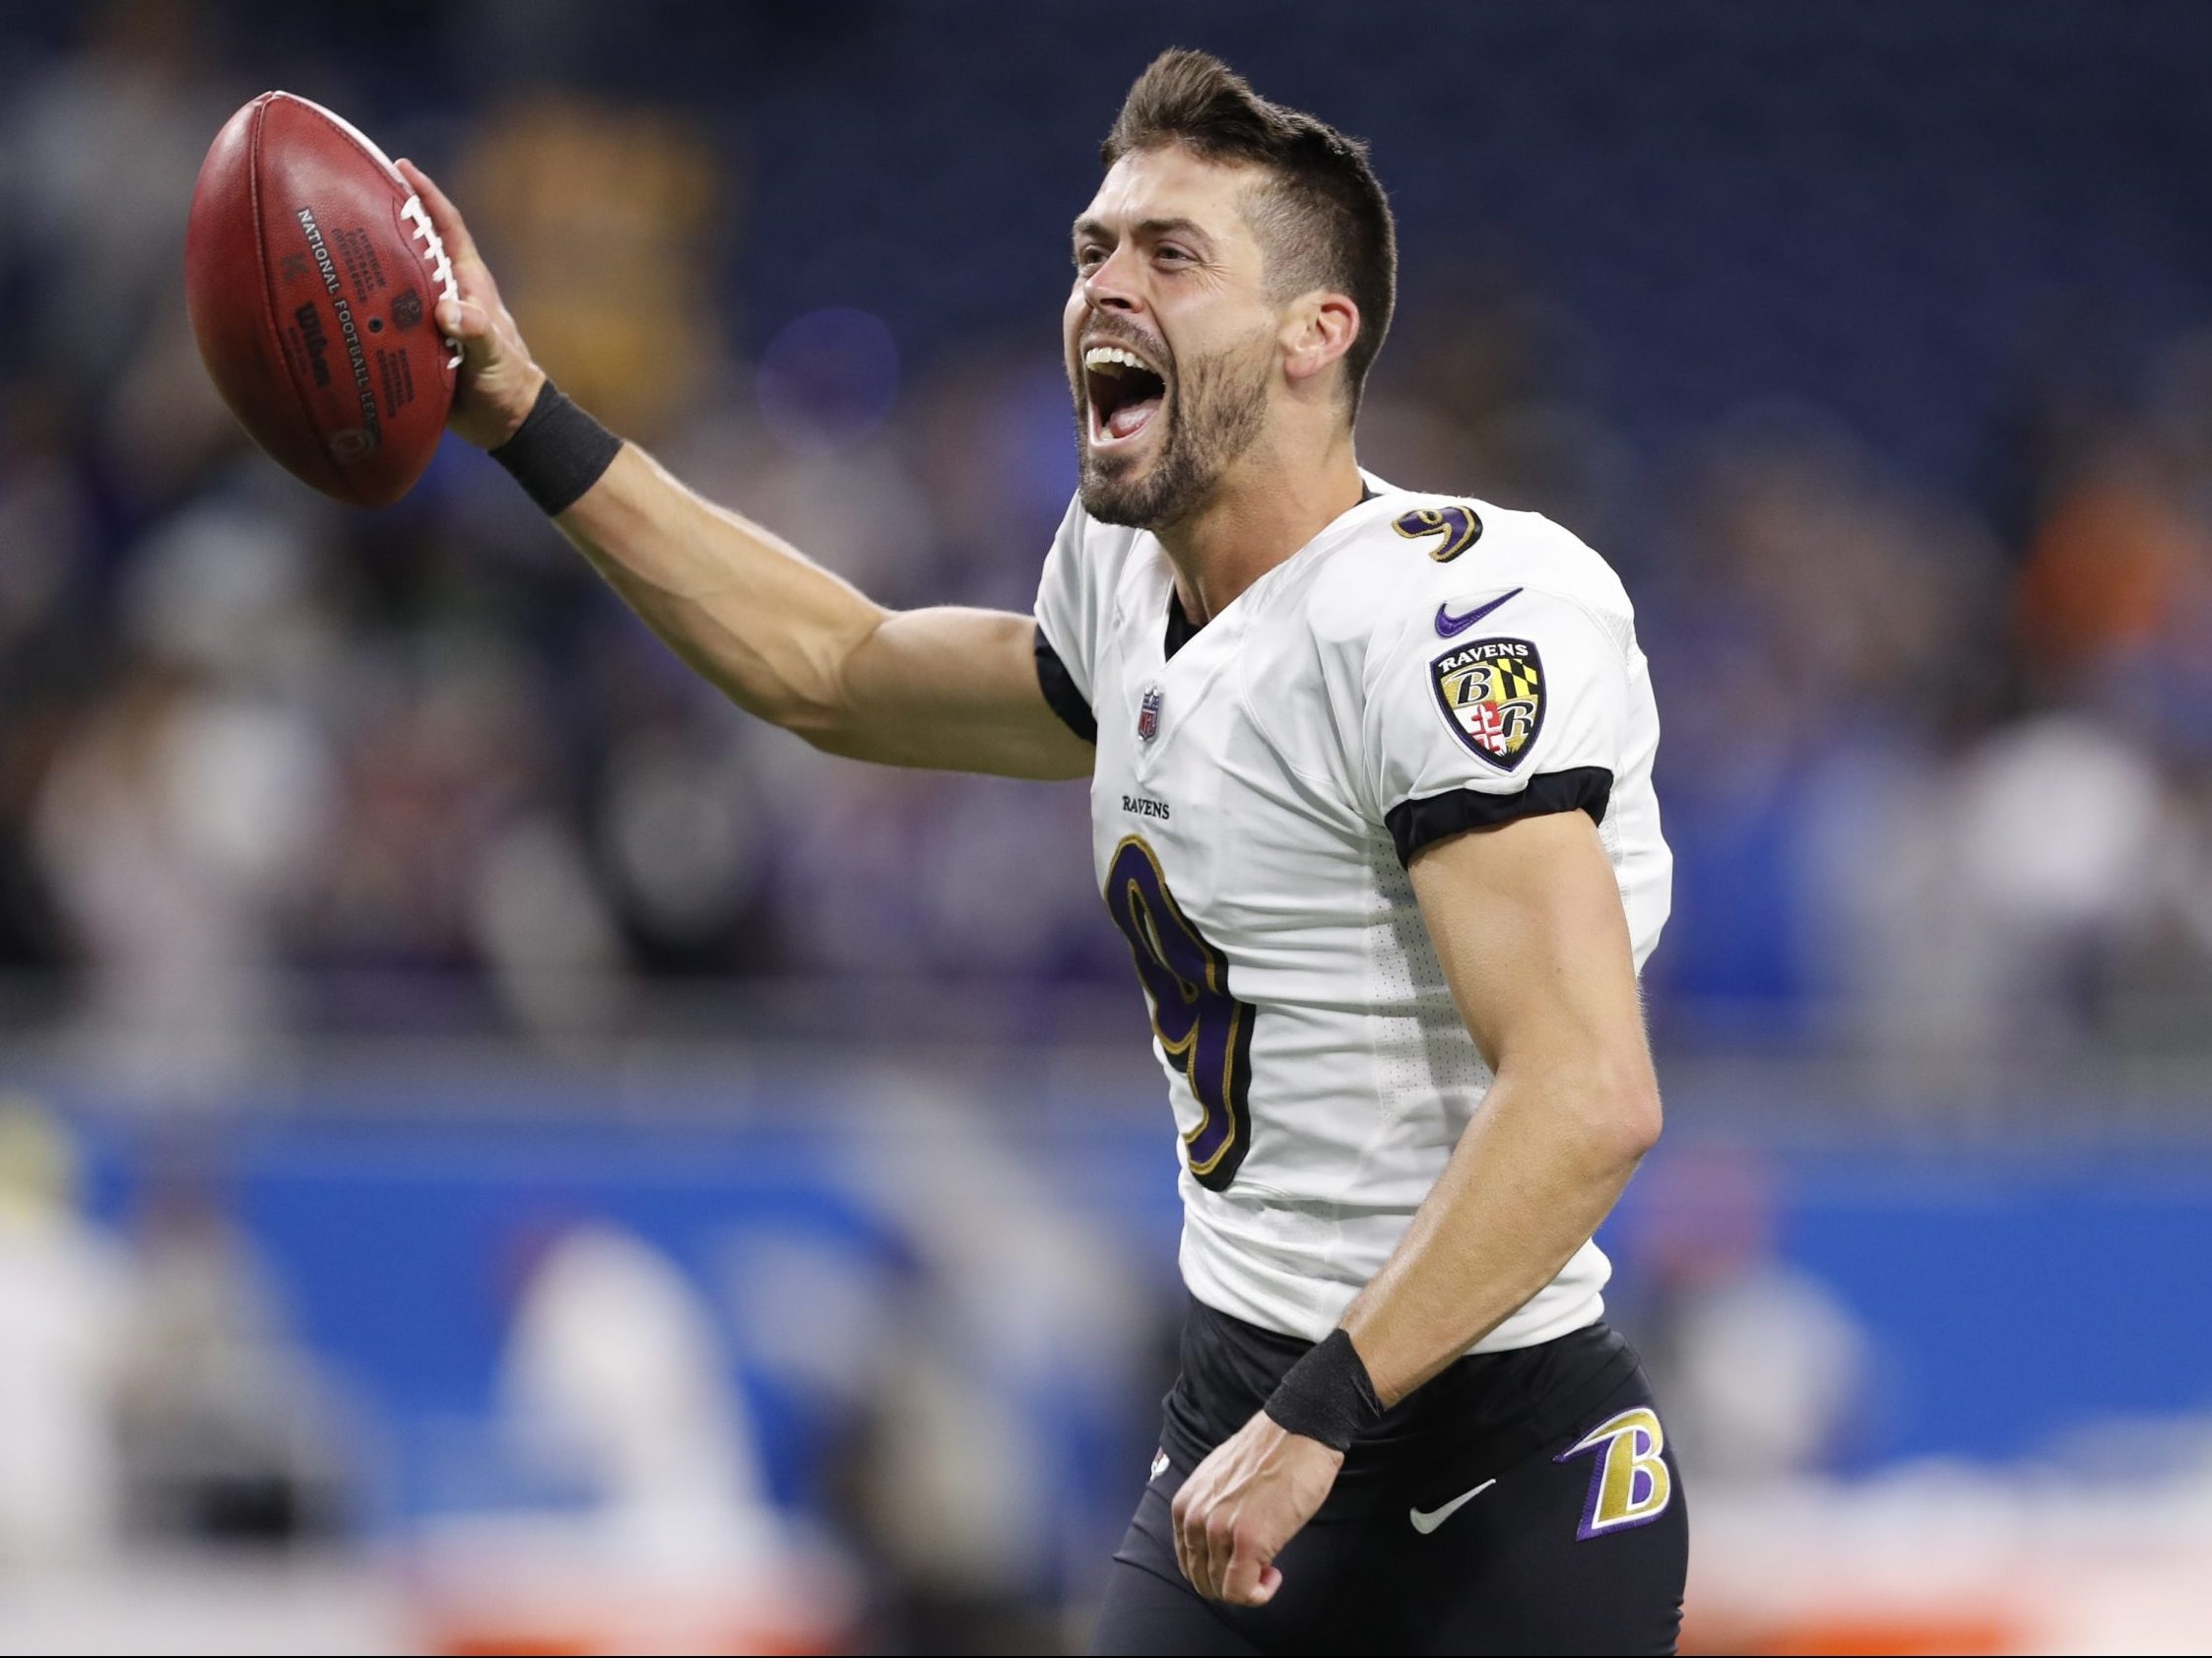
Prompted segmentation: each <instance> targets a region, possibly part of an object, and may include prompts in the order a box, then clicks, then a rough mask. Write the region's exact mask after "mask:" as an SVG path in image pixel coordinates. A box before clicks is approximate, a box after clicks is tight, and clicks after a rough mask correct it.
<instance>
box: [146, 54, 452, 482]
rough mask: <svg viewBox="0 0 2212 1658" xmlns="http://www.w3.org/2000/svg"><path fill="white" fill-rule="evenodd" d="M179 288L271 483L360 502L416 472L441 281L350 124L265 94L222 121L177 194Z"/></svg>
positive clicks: (434, 417) (441, 343) (396, 180)
mask: <svg viewBox="0 0 2212 1658" xmlns="http://www.w3.org/2000/svg"><path fill="white" fill-rule="evenodd" d="M184 292H185V299H186V302H187V304H188V305H189V307H190V309H191V314H192V332H193V334H194V335H195V336H197V337H198V340H199V343H200V358H201V361H202V362H204V363H206V365H207V366H208V373H209V375H210V376H211V377H212V378H213V379H214V381H215V384H216V389H217V390H219V391H221V392H222V393H223V400H224V401H225V402H226V403H228V404H229V405H230V412H231V413H232V414H234V415H236V416H237V417H238V420H239V422H240V424H241V425H243V426H244V427H245V429H246V431H248V432H250V433H251V434H252V435H253V440H254V441H255V442H256V443H259V444H260V445H261V446H262V448H264V449H266V450H268V452H269V453H270V455H271V456H272V457H274V458H275V459H276V460H277V462H278V463H279V464H280V465H282V466H283V467H284V468H285V470H286V471H288V472H290V473H292V475H293V477H295V478H298V479H300V480H302V481H303V482H305V483H308V484H312V485H313V486H314V487H315V488H316V489H318V490H321V491H323V492H324V493H325V494H326V495H332V496H336V497H338V498H339V499H340V500H345V501H353V502H357V503H358V504H359V505H362V506H388V505H390V504H391V503H392V502H393V501H395V500H397V499H399V498H400V497H402V496H404V495H405V494H407V492H408V490H409V489H410V488H412V487H413V486H414V483H415V481H416V479H418V478H420V477H421V476H422V475H423V468H424V467H426V466H428V465H429V464H430V456H431V455H432V454H433V453H434V452H435V451H436V449H437V446H438V437H439V434H440V433H441V432H443V431H444V430H445V417H446V411H447V410H448V409H450V408H451V407H452V404H453V377H454V369H455V368H456V367H457V366H458V365H459V363H460V354H459V353H458V352H457V351H456V350H455V349H454V348H453V347H452V345H451V344H450V343H449V342H448V341H446V340H444V339H441V338H440V337H439V335H438V329H437V320H436V311H437V303H438V299H439V298H441V297H442V296H444V295H449V294H451V293H452V292H453V270H452V267H451V265H450V264H449V263H448V261H447V259H446V255H445V248H444V246H443V244H442V243H441V242H440V241H439V240H438V236H437V232H435V231H434V230H432V229H431V226H430V219H429V215H428V214H427V213H425V212H424V211H423V204H422V203H421V202H420V201H419V200H417V199H416V196H415V193H414V192H413V191H412V190H410V189H409V188H408V186H407V181H406V180H405V179H403V178H402V177H401V176H400V175H399V173H398V172H397V171H396V170H394V168H393V166H392V164H391V163H390V162H389V161H388V160H386V159H385V156H384V153H383V152H382V151H381V150H379V149H377V148H376V146H375V145H373V144H371V143H370V142H369V141H368V140H367V139H366V138H364V137H362V136H361V134H360V133H359V132H358V131H356V130H355V128H354V127H353V126H351V125H350V124H348V123H347V122H345V121H343V120H341V119H339V117H337V116H336V115H333V114H332V113H331V112H330V111H329V110H328V109H325V108H323V107H322V105H320V104H318V103H310V102H308V101H307V99H303V98H294V97H293V96H292V94H290V93H281V92H271V93H263V94H262V95H261V96H260V97H259V98H257V99H254V100H253V101H252V102H251V103H249V104H247V105H246V106H245V107H244V108H243V109H240V110H239V111H238V112H237V113H236V114H235V115H233V116H231V117H230V119H229V121H228V123H227V124H226V125H225V126H224V128H223V130H222V131H221V132H220V133H218V134H217V135H216V139H215V144H214V146H213V147H212V148H211V149H210V150H209V151H208V159H207V160H206V161H205V162H204V163H202V164H201V166H200V181H199V183H198V184H197V185H196V186H195V187H194V189H193V191H192V218H191V224H190V227H189V229H188V230H187V231H186V232H185V238H184Z"/></svg>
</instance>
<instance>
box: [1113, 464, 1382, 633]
mask: <svg viewBox="0 0 2212 1658" xmlns="http://www.w3.org/2000/svg"><path fill="white" fill-rule="evenodd" d="M1364 494H1366V485H1365V484H1364V482H1363V481H1362V480H1361V478H1360V476H1359V464H1358V462H1357V461H1356V460H1354V459H1353V456H1352V438H1351V433H1350V432H1349V431H1339V432H1336V433H1334V435H1333V436H1332V437H1331V439H1330V440H1329V441H1328V443H1327V444H1326V445H1325V446H1324V448H1323V450H1322V453H1321V454H1319V455H1318V456H1315V455H1311V454H1309V455H1304V456H1298V457H1287V456H1285V455H1283V454H1281V453H1279V452H1278V453H1268V454H1262V453H1259V452H1257V450H1256V451H1255V452H1253V453H1250V454H1247V455H1246V456H1245V457H1244V458H1243V459H1241V460H1240V461H1238V462H1237V464H1236V465H1234V466H1233V467H1231V468H1230V470H1229V473H1228V475H1227V476H1225V477H1224V478H1223V479H1222V480H1221V482H1220V485H1219V486H1218V487H1217V488H1216V489H1215V490H1214V492H1213V494H1212V496H1211V497H1210V498H1209V499H1208V500H1207V501H1206V503H1205V504H1204V506H1202V507H1200V508H1199V510H1198V511H1196V512H1194V513H1192V514H1191V516H1190V517H1188V518H1186V519H1184V520H1183V521H1182V522H1180V523H1177V524H1172V525H1170V526H1168V527H1167V528H1165V529H1162V530H1160V531H1158V532H1157V533H1158V536H1159V542H1160V545H1161V546H1162V547H1164V548H1165V549H1166V550H1167V556H1168V560H1169V562H1170V563H1172V564H1174V565H1175V588H1176V592H1177V594H1178V595H1179V596H1180V597H1181V599H1182V601H1183V609H1184V613H1185V614H1186V615H1188V616H1189V617H1190V619H1191V620H1192V621H1193V622H1194V623H1197V624H1198V625H1199V626H1201V627H1204V625H1205V624H1206V623H1208V622H1210V621H1212V620H1213V619H1214V618H1215V617H1216V616H1218V615H1220V614H1221V612H1222V611H1224V610H1226V609H1227V608H1228V607H1229V606H1230V605H1231V604H1232V603H1234V602H1235V600H1236V598H1237V596H1238V595H1239V594H1241V593H1242V592H1243V591H1244V590H1245V589H1246V588H1247V587H1250V586H1251V585H1252V584H1253V583H1254V582H1255V581H1258V580H1259V579H1260V578H1261V577H1262V576H1264V575H1266V574H1267V573H1268V572H1269V570H1271V569H1273V568H1274V567H1275V565H1277V564H1281V563H1282V562H1283V561H1284V560H1285V559H1287V558H1289V557H1290V556H1291V555H1292V554H1293V553H1295V552H1297V551H1298V549H1299V548H1301V547H1303V546H1305V545H1306V543H1307V542H1309V541H1311V540H1313V538H1314V537H1315V536H1317V535H1319V534H1321V532H1322V531H1323V530H1324V529H1325V528H1327V527H1328V526H1329V524H1330V523H1331V522H1332V521H1333V520H1334V519H1336V518H1339V517H1341V516H1342V515H1343V514H1344V513H1346V512H1348V511H1350V510H1351V509H1352V508H1353V507H1355V506H1357V505H1358V504H1359V500H1360V497H1361V496H1363V495H1364Z"/></svg>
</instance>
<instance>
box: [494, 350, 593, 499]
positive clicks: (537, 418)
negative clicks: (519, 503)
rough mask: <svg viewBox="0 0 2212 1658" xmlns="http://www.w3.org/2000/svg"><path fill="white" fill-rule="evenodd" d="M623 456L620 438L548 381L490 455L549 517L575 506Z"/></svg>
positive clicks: (539, 389) (550, 380)
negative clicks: (507, 436) (520, 419)
mask: <svg viewBox="0 0 2212 1658" xmlns="http://www.w3.org/2000/svg"><path fill="white" fill-rule="evenodd" d="M621 452H622V440H621V439H620V438H619V437H617V436H616V435H615V434H614V433H613V432H612V431H608V430H607V429H606V428H605V427H603V426H601V425H600V424H599V423H598V422H597V421H595V420H593V419H592V418H591V416H589V415H587V414H585V413H584V411H583V410H582V409H580V408H578V407H577V406H576V405H575V404H573V403H571V402H570V401H569V400H568V399H567V398H566V397H565V396H564V395H562V393H561V390H560V388H559V387H558V386H556V385H554V384H553V381H552V379H551V378H549V379H548V380H547V381H546V383H545V384H544V385H542V386H540V387H539V388H538V401H537V402H535V403H533V404H531V405H530V413H529V414H528V415H526V416H525V417H523V422H522V425H520V426H518V427H516V428H515V432H514V435H513V436H512V437H510V438H508V439H507V440H506V441H505V442H504V443H502V444H500V445H499V446H498V447H497V448H496V449H493V450H492V451H491V458H492V459H493V460H495V461H497V462H498V463H499V464H500V465H501V466H503V467H505V468H506V469H507V473H508V475H509V476H510V477H512V478H513V479H514V481H515V482H516V483H518V484H520V485H521V486H522V488H523V491H524V493H525V494H527V495H528V496H529V497H530V498H531V499H532V500H534V501H536V502H537V503H538V505H539V506H540V507H541V508H542V509H543V510H544V511H545V513H546V515H547V516H548V517H553V516H555V515H557V514H559V513H562V512H565V511H567V510H568V509H569V508H570V507H571V506H574V505H575V504H576V502H577V500H578V499H579V498H580V497H582V496H583V493H584V492H585V491H586V490H588V489H590V488H591V487H592V486H593V485H594V484H596V483H598V482H599V480H600V477H601V475H602V474H604V473H605V472H606V470H607V469H608V468H609V467H610V466H613V465H614V464H615V457H616V456H617V455H618V454H620V453H621Z"/></svg>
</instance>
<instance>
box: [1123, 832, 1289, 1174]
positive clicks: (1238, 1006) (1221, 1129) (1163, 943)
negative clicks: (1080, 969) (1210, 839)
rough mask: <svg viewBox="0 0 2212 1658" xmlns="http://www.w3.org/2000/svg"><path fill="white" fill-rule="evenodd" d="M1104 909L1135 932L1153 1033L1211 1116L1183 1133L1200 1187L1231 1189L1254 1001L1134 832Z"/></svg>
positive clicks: (1241, 1131) (1246, 1124)
mask: <svg viewBox="0 0 2212 1658" xmlns="http://www.w3.org/2000/svg"><path fill="white" fill-rule="evenodd" d="M1106 907H1107V909H1108V910H1109V911H1111V912H1112V914H1113V917H1114V925H1115V926H1117V927H1119V928H1121V930H1122V932H1123V934H1124V935H1125V936H1126V937H1127V938H1128V939H1129V950H1130V954H1131V955H1132V956H1134V957H1135V958H1136V959H1137V976H1138V977H1139V978H1140V979H1142V980H1143V981H1144V993H1145V994H1146V995H1147V996H1148V997H1150V998H1151V1003H1152V1031H1153V1033H1154V1034H1155V1035H1157V1036H1158V1037H1159V1039H1160V1046H1161V1047H1162V1048H1163V1049H1165V1050H1166V1052H1167V1055H1168V1057H1169V1058H1170V1059H1173V1060H1175V1061H1177V1062H1178V1063H1180V1064H1181V1065H1182V1067H1183V1074H1184V1076H1186V1077H1188V1078H1189V1079H1190V1081H1191V1092H1192V1093H1193V1094H1197V1095H1198V1100H1199V1106H1200V1109H1201V1110H1202V1111H1204V1116H1202V1117H1200V1119H1199V1126H1198V1127H1196V1128H1194V1129H1193V1130H1191V1132H1190V1133H1188V1134H1186V1135H1185V1136H1184V1137H1183V1144H1184V1147H1185V1149H1186V1150H1187V1151H1188V1153H1189V1155H1190V1160H1191V1173H1192V1174H1193V1175H1194V1176H1195V1177H1196V1178H1197V1180H1198V1182H1199V1184H1200V1185H1202V1186H1204V1187H1206V1188H1208V1189H1209V1190H1211V1191H1216V1192H1219V1191H1225V1190H1227V1189H1228V1185H1229V1182H1230V1181H1231V1180H1234V1179H1235V1178H1236V1175H1237V1164H1239V1163H1241V1162H1242V1161H1244V1154H1245V1152H1246V1151H1247V1150H1248V1149H1249V1147H1250V1146H1251V1143H1252V1117H1251V1113H1250V1111H1249V1110H1248V1109H1247V1105H1246V1098H1245V1096H1246V1092H1247V1090H1248V1089H1249V1088H1250V1086H1251V1081H1252V1022H1253V1019H1254V1009H1253V1007H1252V1004H1251V1003H1249V1002H1240V1001H1238V1000H1237V999H1236V998H1235V997H1234V996H1232V995H1230V994H1229V963H1228V961H1227V959H1226V958H1224V957H1223V956H1222V954H1221V953H1220V952H1219V951H1218V950H1216V949H1214V948H1213V946H1211V945H1210V944H1207V943H1206V942H1205V940H1204V938H1202V937H1201V936H1200V934H1199V930H1198V929H1197V928H1196V927H1194V926H1192V925H1191V923H1190V920H1189V918H1188V917H1186V916H1185V915H1184V913H1183V911H1182V910H1181V909H1180V908H1178V907H1177V906H1176V902H1175V899H1174V897H1173V896H1172V895H1170V894H1169V892H1168V890H1167V880H1166V878H1165V877H1164V876H1162V875H1161V874H1160V864H1159V860H1158V859H1157V858H1155V857H1154V856H1153V855H1152V849H1151V847H1149V846H1147V845H1145V844H1144V842H1143V840H1142V839H1140V838H1139V836H1137V835H1134V834H1133V835H1131V836H1130V837H1129V838H1128V839H1126V840H1124V841H1123V842H1122V843H1121V844H1120V845H1119V846H1117V847H1115V848H1114V861H1113V863H1112V865H1111V866H1109V867H1108V869H1107V871H1106Z"/></svg>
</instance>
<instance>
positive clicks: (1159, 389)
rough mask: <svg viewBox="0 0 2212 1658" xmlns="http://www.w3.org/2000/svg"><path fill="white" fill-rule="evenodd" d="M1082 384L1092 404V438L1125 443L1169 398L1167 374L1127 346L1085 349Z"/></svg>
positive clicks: (1149, 422)
mask: <svg viewBox="0 0 2212 1658" xmlns="http://www.w3.org/2000/svg"><path fill="white" fill-rule="evenodd" d="M1083 388H1084V394H1085V396H1086V398H1087V400H1088V402H1089V404H1090V440H1091V442H1092V443H1094V444H1098V445H1101V446H1110V445H1112V444H1116V443H1126V442H1128V441H1129V440H1130V439H1131V438H1133V437H1135V436H1137V435H1138V434H1139V432H1141V431H1144V429H1145V428H1146V427H1148V426H1150V425H1151V424H1152V417H1153V416H1154V415H1156V414H1158V413H1159V412H1160V408H1161V406H1162V405H1163V404H1165V403H1166V401H1167V378H1166V376H1165V375H1163V374H1162V373H1161V372H1160V371H1159V370H1158V369H1157V368H1154V367H1153V366H1152V365H1150V364H1149V363H1146V362H1145V361H1144V360H1143V359H1142V358H1140V357H1139V356H1138V355H1137V354H1136V353H1135V352H1133V351H1131V350H1130V349H1129V348H1128V347H1127V346H1107V345H1097V346H1091V347H1089V348H1087V349H1086V350H1085V351H1084V352H1083Z"/></svg>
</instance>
